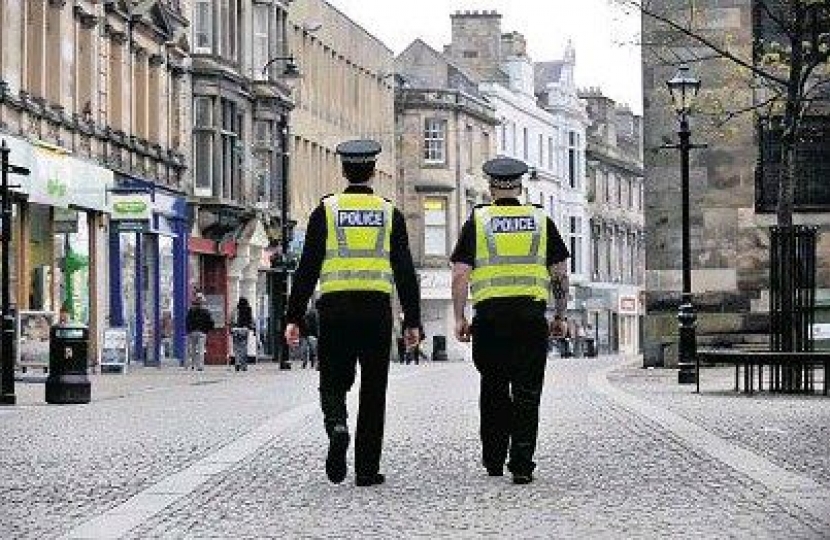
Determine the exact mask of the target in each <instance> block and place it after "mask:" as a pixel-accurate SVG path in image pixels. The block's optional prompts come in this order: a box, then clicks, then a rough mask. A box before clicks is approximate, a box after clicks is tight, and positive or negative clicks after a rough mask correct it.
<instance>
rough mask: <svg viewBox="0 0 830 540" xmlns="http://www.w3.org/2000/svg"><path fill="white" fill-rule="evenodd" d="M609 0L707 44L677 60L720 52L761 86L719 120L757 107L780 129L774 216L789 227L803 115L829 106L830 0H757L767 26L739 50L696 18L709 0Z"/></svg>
mask: <svg viewBox="0 0 830 540" xmlns="http://www.w3.org/2000/svg"><path fill="white" fill-rule="evenodd" d="M611 1H612V2H613V3H615V4H617V5H619V6H621V7H623V8H626V9H633V10H637V11H639V12H640V13H642V14H643V15H644V16H645V17H648V18H650V19H652V20H653V21H654V22H655V23H656V25H658V26H660V27H663V29H664V30H666V31H667V33H669V34H675V35H676V36H682V37H683V38H685V39H686V40H687V41H690V42H692V43H694V44H695V45H696V47H695V49H694V50H695V51H700V50H703V51H705V53H703V54H700V53H699V52H692V53H691V54H690V55H688V56H687V57H686V58H682V59H681V58H678V59H677V60H676V61H687V62H688V61H691V62H697V61H702V60H710V59H721V60H724V61H727V62H731V63H732V64H734V66H735V67H736V68H737V69H738V70H740V71H743V72H744V73H746V74H747V75H749V78H748V83H749V84H751V85H752V86H753V87H754V88H755V89H758V90H761V91H760V92H759V93H758V94H757V95H758V96H760V97H759V99H758V100H757V101H756V102H755V103H753V104H751V105H750V106H748V107H747V106H744V107H738V108H731V109H730V108H728V107H727V109H725V110H724V111H723V118H722V119H723V120H724V121H726V120H729V119H731V118H734V117H735V116H738V115H742V114H745V113H752V112H757V113H758V114H759V115H760V116H761V117H762V118H763V119H765V120H767V121H768V122H769V124H768V125H770V126H775V127H776V129H778V130H780V141H781V144H780V151H781V155H780V158H779V163H780V168H779V172H780V173H779V177H778V182H777V193H778V197H777V206H776V216H777V221H778V225H779V226H782V227H787V226H791V225H792V223H793V209H794V200H795V197H794V194H795V189H794V186H795V179H796V165H797V162H796V151H797V149H798V144H799V142H800V141H801V135H802V127H803V122H802V121H803V119H804V117H805V116H806V115H807V114H809V113H810V112H811V111H815V110H816V109H819V108H820V107H821V106H822V101H824V103H823V105H824V106H827V105H830V103H828V102H827V100H826V99H825V100H822V99H821V95H822V92H823V91H826V90H828V86H830V70H828V59H830V0H754V8H755V9H757V10H758V16H759V17H760V20H761V21H762V25H763V29H764V30H765V32H764V33H763V34H761V35H756V36H754V40H753V44H752V50H751V51H745V50H740V48H739V47H736V46H735V45H733V44H732V43H731V42H730V39H729V37H730V36H728V35H725V34H714V33H713V32H711V31H706V30H704V29H703V28H701V27H700V26H699V25H698V24H697V22H698V21H700V20H702V19H703V17H701V12H702V11H703V10H704V8H703V7H701V4H702V3H705V2H701V1H700V0H611ZM657 45H658V44H657V43H645V44H644V46H645V47H652V46H657ZM690 50H691V49H690ZM825 95H826V94H825ZM825 112H826V111H825Z"/></svg>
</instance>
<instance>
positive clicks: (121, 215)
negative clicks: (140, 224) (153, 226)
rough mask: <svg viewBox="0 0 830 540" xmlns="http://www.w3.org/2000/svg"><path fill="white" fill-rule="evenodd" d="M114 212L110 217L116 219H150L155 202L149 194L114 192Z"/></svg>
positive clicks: (112, 201) (112, 205)
mask: <svg viewBox="0 0 830 540" xmlns="http://www.w3.org/2000/svg"><path fill="white" fill-rule="evenodd" d="M110 197H111V208H112V213H111V214H110V219H111V220H115V221H149V220H150V217H151V216H152V211H153V204H152V201H151V200H150V195H147V194H143V193H140V194H132V193H131V194H127V195H123V194H112V195H111V196H110Z"/></svg>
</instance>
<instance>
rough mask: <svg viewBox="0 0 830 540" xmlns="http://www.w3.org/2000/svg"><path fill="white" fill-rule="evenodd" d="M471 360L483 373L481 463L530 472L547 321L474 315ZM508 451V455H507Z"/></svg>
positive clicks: (527, 316)
mask: <svg viewBox="0 0 830 540" xmlns="http://www.w3.org/2000/svg"><path fill="white" fill-rule="evenodd" d="M472 334H473V362H474V363H475V366H476V368H477V369H478V371H479V373H480V374H481V394H480V397H479V407H480V413H481V424H480V434H481V445H482V454H483V461H484V466H485V467H487V468H500V467H502V466H503V465H504V463H505V461H506V460H507V458H508V457H509V462H508V463H507V467H508V469H509V470H510V471H512V472H514V473H530V472H532V471H533V469H534V468H535V467H536V464H535V463H534V461H533V454H534V452H535V450H536V437H537V434H538V430H539V402H540V400H541V397H542V385H543V383H544V379H545V363H546V361H547V345H548V339H547V336H548V324H547V321H546V320H545V318H544V316H543V315H542V314H541V313H539V312H538V310H534V311H533V312H532V313H528V314H525V313H514V314H512V316H503V317H486V316H480V315H478V314H476V316H475V317H474V318H473V325H472ZM508 452H509V456H508Z"/></svg>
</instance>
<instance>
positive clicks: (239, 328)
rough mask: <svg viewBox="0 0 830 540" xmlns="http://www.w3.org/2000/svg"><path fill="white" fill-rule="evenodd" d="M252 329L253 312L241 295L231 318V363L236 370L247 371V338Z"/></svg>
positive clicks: (253, 327)
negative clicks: (232, 360)
mask: <svg viewBox="0 0 830 540" xmlns="http://www.w3.org/2000/svg"><path fill="white" fill-rule="evenodd" d="M254 329H255V326H254V312H253V310H252V309H251V304H250V303H249V302H248V299H247V298H245V297H244V296H242V297H240V298H239V301H238V302H237V304H236V309H235V310H234V313H233V317H232V318H231V340H232V343H233V359H234V362H233V365H234V368H235V369H236V371H248V339H249V337H250V334H251V332H253V331H254Z"/></svg>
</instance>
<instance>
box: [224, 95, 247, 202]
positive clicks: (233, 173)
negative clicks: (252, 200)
mask: <svg viewBox="0 0 830 540" xmlns="http://www.w3.org/2000/svg"><path fill="white" fill-rule="evenodd" d="M220 136H221V137H222V168H221V174H222V196H223V197H225V198H227V199H234V200H239V199H241V194H242V156H243V152H242V150H243V142H242V113H241V111H240V110H239V108H238V107H237V105H236V103H235V102H234V101H232V100H230V99H223V100H222V130H221V133H220Z"/></svg>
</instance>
